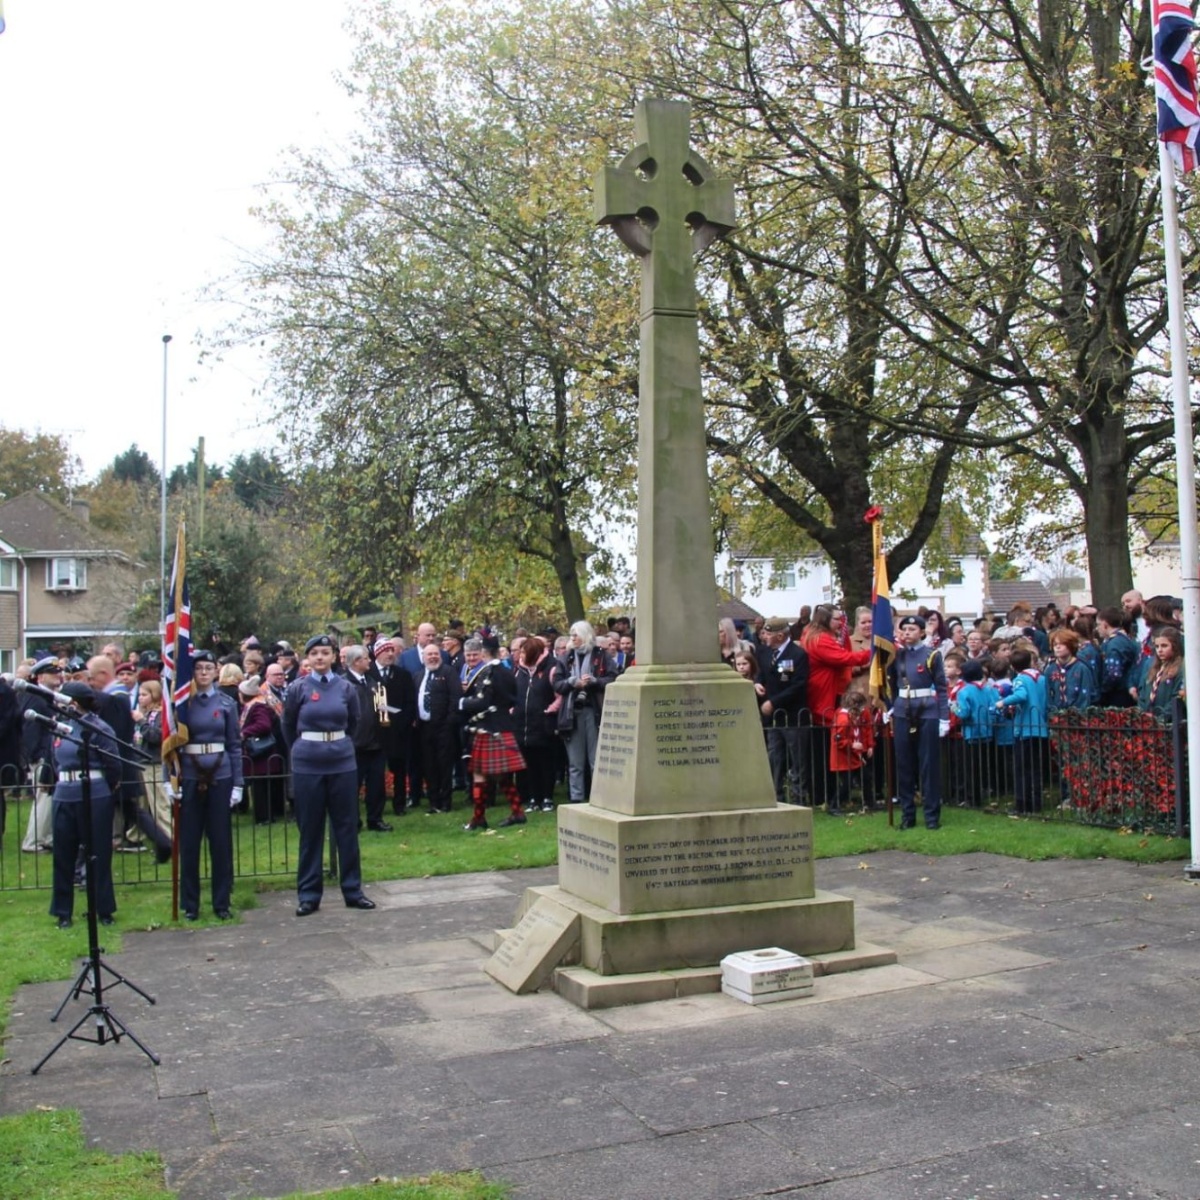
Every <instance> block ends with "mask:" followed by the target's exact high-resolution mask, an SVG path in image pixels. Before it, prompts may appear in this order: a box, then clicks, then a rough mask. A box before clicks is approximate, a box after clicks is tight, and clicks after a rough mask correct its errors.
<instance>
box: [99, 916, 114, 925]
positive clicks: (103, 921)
mask: <svg viewBox="0 0 1200 1200" xmlns="http://www.w3.org/2000/svg"><path fill="white" fill-rule="evenodd" d="M112 923H113V919H112V917H101V918H100V924H101V925H111V924H112Z"/></svg>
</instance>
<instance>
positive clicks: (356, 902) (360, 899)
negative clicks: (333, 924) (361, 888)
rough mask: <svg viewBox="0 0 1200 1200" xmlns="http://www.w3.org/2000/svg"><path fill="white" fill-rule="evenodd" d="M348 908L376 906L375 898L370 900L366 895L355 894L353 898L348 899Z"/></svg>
mask: <svg viewBox="0 0 1200 1200" xmlns="http://www.w3.org/2000/svg"><path fill="white" fill-rule="evenodd" d="M346 907H347V908H361V909H369V908H374V907H375V901H374V900H368V899H367V897H366V896H355V897H354V899H353V900H350V899H347V901H346Z"/></svg>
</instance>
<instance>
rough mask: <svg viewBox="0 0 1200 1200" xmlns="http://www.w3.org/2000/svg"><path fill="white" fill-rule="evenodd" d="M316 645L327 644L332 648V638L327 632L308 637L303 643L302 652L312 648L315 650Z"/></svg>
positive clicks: (309, 650)
mask: <svg viewBox="0 0 1200 1200" xmlns="http://www.w3.org/2000/svg"><path fill="white" fill-rule="evenodd" d="M318 646H328V647H329V649H330V650H332V649H333V639H332V638H331V637H330V636H329V634H327V633H318V634H317V636H316V637H310V638H309V639H308V641H307V642H305V643H304V653H305V654H308V653H309V652H311V651H312V650H315V649H316V648H317V647H318Z"/></svg>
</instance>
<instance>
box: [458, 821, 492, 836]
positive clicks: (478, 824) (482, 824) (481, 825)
mask: <svg viewBox="0 0 1200 1200" xmlns="http://www.w3.org/2000/svg"><path fill="white" fill-rule="evenodd" d="M487 827H488V823H487V822H486V821H472V822H471V823H470V824H469V825H464V826H463V829H465V830H466V831H467V833H470V832H472V830H475V829H486V828H487Z"/></svg>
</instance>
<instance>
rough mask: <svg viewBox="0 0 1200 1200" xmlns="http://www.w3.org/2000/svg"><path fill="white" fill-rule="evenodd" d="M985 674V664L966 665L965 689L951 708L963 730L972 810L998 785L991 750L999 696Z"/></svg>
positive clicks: (963, 672)
mask: <svg viewBox="0 0 1200 1200" xmlns="http://www.w3.org/2000/svg"><path fill="white" fill-rule="evenodd" d="M984 674H985V672H984V665H983V663H982V662H980V661H979V660H978V659H968V660H967V661H966V662H964V663H963V665H962V675H961V678H960V680H959V682H960V684H961V686H960V687H959V689H958V692H957V694H956V696H955V698H954V700H953V701H952V702H951V705H950V711H951V712H952V713H953V714H954V716H955V718H956V719H957V720H958V724H959V728H960V729H961V730H962V737H963V743H962V745H963V775H964V777H965V780H964V781H965V784H966V788H965V791H966V801H967V803H968V804H969V805H970V806H971V807H972V808H979V807H980V806H981V805H982V803H983V800H984V797H985V796H988V795H990V794H991V793H992V791H993V788H994V786H995V784H994V781H993V778H992V769H991V768H992V753H991V750H992V726H993V725H994V724H995V720H994V715H993V714H994V709H995V705H996V700H997V699H998V693H997V692H996V689H995V687H994V686H992V684H990V683H989V682H988V681H987V680H985V678H984Z"/></svg>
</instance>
